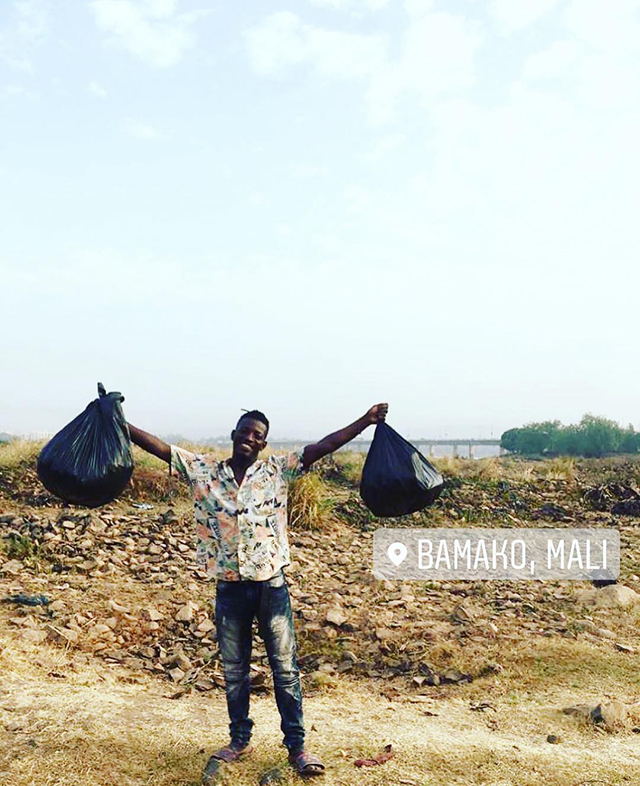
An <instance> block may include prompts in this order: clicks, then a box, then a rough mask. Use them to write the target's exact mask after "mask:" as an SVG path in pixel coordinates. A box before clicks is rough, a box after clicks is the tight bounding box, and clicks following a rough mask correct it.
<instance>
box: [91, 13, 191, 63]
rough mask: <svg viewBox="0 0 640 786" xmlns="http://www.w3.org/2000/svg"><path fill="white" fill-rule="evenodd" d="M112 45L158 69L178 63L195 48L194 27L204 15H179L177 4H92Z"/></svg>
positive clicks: (100, 26)
mask: <svg viewBox="0 0 640 786" xmlns="http://www.w3.org/2000/svg"><path fill="white" fill-rule="evenodd" d="M91 7H92V9H93V13H94V15H95V20H96V24H97V26H98V27H99V28H100V29H101V30H103V31H104V32H105V33H107V34H109V39H108V40H109V42H110V43H112V44H115V45H117V46H120V47H122V48H123V49H126V50H127V51H128V52H130V53H131V54H132V55H135V56H136V57H138V58H139V59H140V60H142V61H143V62H145V63H147V64H148V65H150V66H154V67H156V68H166V67H168V66H173V65H175V64H176V63H178V62H179V61H180V60H181V59H182V57H183V55H184V53H185V52H186V51H187V50H188V49H190V48H191V47H192V46H193V45H194V36H193V34H192V29H191V28H192V26H193V24H194V22H195V21H196V20H197V19H198V18H199V17H200V16H202V15H203V13H205V12H192V13H189V14H179V13H177V2H176V0H93V2H92V3H91Z"/></svg>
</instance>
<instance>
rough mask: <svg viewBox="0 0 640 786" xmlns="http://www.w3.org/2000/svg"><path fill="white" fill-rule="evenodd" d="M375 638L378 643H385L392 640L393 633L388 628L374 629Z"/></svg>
mask: <svg viewBox="0 0 640 786" xmlns="http://www.w3.org/2000/svg"><path fill="white" fill-rule="evenodd" d="M376 638H377V639H378V640H379V641H387V639H391V638H393V631H392V630H390V629H389V628H376Z"/></svg>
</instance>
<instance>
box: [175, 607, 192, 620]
mask: <svg viewBox="0 0 640 786" xmlns="http://www.w3.org/2000/svg"><path fill="white" fill-rule="evenodd" d="M192 619H193V606H192V605H191V604H190V603H187V604H185V605H184V606H183V607H182V608H181V609H180V610H179V611H178V613H177V614H176V616H175V620H176V622H191V620H192Z"/></svg>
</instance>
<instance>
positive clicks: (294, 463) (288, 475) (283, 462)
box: [271, 448, 305, 481]
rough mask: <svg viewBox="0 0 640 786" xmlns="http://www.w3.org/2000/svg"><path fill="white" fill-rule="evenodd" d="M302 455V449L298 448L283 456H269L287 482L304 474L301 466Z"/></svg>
mask: <svg viewBox="0 0 640 786" xmlns="http://www.w3.org/2000/svg"><path fill="white" fill-rule="evenodd" d="M303 454H304V448H300V449H299V450H293V451H292V452H291V453H286V454H285V455H284V456H271V460H272V461H273V462H274V463H275V464H276V465H277V466H278V468H279V469H280V471H281V472H282V474H283V476H284V478H285V479H286V480H287V481H289V480H295V479H296V478H299V477H300V475H303V474H304V472H305V469H304V466H303V464H302V456H303Z"/></svg>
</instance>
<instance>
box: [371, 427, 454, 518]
mask: <svg viewBox="0 0 640 786" xmlns="http://www.w3.org/2000/svg"><path fill="white" fill-rule="evenodd" d="M443 483H444V481H443V480H442V475H440V473H439V472H438V471H437V470H436V468H435V467H434V466H433V465H432V464H430V463H429V462H428V461H427V459H426V458H425V457H424V456H423V455H422V453H420V451H419V450H418V449H417V448H416V447H414V446H413V445H412V444H411V443H410V442H407V440H406V439H405V438H404V437H401V436H400V434H398V432H397V431H394V430H393V429H392V428H391V426H389V425H387V423H384V422H382V423H378V425H377V426H376V431H375V434H374V436H373V442H372V443H371V447H370V448H369V453H368V455H367V460H366V461H365V463H364V468H363V470H362V480H361V481H360V496H361V497H362V499H363V501H364V504H365V505H366V506H367V507H368V508H369V510H370V511H371V512H372V513H374V514H375V515H376V516H383V517H385V516H405V515H407V513H415V511H416V510H422V508H426V507H427V505H431V503H432V502H434V501H435V500H436V499H437V497H438V495H439V494H440V492H441V491H442V487H443Z"/></svg>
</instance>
